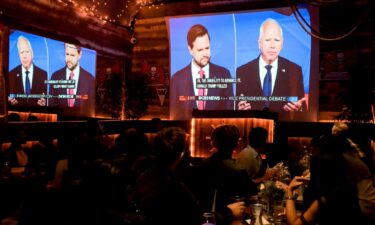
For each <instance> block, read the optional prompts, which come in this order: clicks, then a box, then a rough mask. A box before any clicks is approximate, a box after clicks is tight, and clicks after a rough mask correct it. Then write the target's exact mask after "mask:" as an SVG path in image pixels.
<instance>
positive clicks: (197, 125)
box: [190, 110, 278, 158]
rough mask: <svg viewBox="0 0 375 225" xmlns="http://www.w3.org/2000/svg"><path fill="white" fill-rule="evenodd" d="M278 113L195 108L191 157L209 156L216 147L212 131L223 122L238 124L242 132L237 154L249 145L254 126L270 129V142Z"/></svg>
mask: <svg viewBox="0 0 375 225" xmlns="http://www.w3.org/2000/svg"><path fill="white" fill-rule="evenodd" d="M277 119H278V114H277V113H274V112H269V111H256V110H244V111H234V110H205V111H203V110H193V112H192V120H191V132H190V155H191V157H197V158H206V157H209V156H210V155H211V154H212V153H213V151H214V149H212V145H211V133H212V131H213V130H214V129H215V127H217V126H220V125H223V124H232V125H236V126H237V127H238V129H239V130H240V133H241V140H240V143H239V145H238V147H237V149H235V150H234V151H233V158H236V154H237V153H238V152H239V151H240V150H241V149H243V148H244V147H246V146H247V145H248V136H249V132H250V130H251V129H252V128H254V127H263V128H265V129H266V130H267V131H268V140H267V141H268V142H269V143H272V142H273V140H274V132H275V124H276V122H277Z"/></svg>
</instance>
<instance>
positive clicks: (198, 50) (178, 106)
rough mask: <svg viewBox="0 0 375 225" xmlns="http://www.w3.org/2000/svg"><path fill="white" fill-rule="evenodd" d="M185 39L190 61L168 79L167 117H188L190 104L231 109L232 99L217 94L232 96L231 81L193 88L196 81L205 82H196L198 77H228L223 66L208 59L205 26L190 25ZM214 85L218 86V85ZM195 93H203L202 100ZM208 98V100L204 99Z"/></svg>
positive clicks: (189, 117)
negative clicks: (168, 101)
mask: <svg viewBox="0 0 375 225" xmlns="http://www.w3.org/2000/svg"><path fill="white" fill-rule="evenodd" d="M187 41H188V49H189V53H190V54H191V56H192V61H191V63H189V65H187V66H186V67H184V68H183V69H181V70H179V71H177V72H176V73H175V74H174V75H173V77H172V79H171V86H170V95H169V96H170V97H169V98H170V118H171V119H180V120H185V119H191V116H192V115H191V113H192V110H193V109H194V108H196V109H199V110H233V108H234V104H233V101H230V100H229V99H225V100H223V99H218V98H217V97H219V96H221V97H226V98H228V97H229V96H233V87H232V84H231V83H220V82H217V83H216V87H214V88H206V87H203V88H202V87H201V88H197V84H198V85H203V86H204V85H205V83H203V82H202V83H200V79H199V78H202V79H204V78H206V79H207V78H208V79H215V78H219V79H220V78H224V79H225V78H231V75H230V73H229V71H228V70H227V69H226V68H224V67H221V66H218V65H215V64H213V63H211V62H210V59H211V49H210V36H209V34H208V31H207V29H206V28H205V27H204V26H202V25H200V24H196V25H194V26H192V27H191V28H190V30H189V31H188V34H187ZM219 79H218V80H219ZM206 84H210V83H206ZM221 85H222V86H221ZM218 86H221V88H219V87H218ZM198 96H203V98H204V99H203V101H199V100H197V97H198ZM210 98H211V100H207V99H210ZM212 98H214V100H212Z"/></svg>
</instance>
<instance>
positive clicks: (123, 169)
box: [0, 122, 375, 225]
mask: <svg viewBox="0 0 375 225" xmlns="http://www.w3.org/2000/svg"><path fill="white" fill-rule="evenodd" d="M154 134H155V135H153V136H152V138H151V137H150V136H146V134H145V133H144V132H143V131H142V130H140V129H138V128H136V127H133V128H129V129H126V130H124V131H123V132H121V133H120V134H119V135H118V136H117V137H116V138H115V140H114V141H111V140H110V139H108V136H107V135H105V134H104V132H103V130H102V127H101V126H99V124H98V123H96V122H91V123H90V124H89V126H88V127H87V128H86V129H84V130H80V131H75V132H68V133H66V134H64V135H63V136H61V137H57V138H56V139H53V138H45V139H43V140H39V142H38V143H37V144H35V145H34V146H33V148H32V149H25V148H24V147H23V144H24V143H25V134H24V133H23V132H22V129H21V130H17V131H16V133H15V136H17V137H18V138H16V139H15V140H14V142H13V143H12V144H11V146H10V147H9V148H8V149H6V150H5V151H3V152H2V153H1V155H0V163H1V165H2V170H1V180H2V182H1V187H0V191H1V193H2V196H4V198H3V200H4V201H3V202H4V204H2V206H1V209H0V219H1V221H2V223H1V224H5V223H7V224H12V223H11V221H13V222H14V224H17V223H18V224H61V225H65V224H83V223H84V224H109V225H112V224H113V225H117V224H118V225H120V224H122V225H125V224H139V225H147V224H186V225H191V224H202V223H203V222H202V216H203V214H204V213H205V212H212V213H214V215H215V219H216V224H217V225H230V224H234V222H235V221H240V220H243V219H244V216H245V215H247V214H246V212H248V211H246V209H247V208H248V206H249V199H251V198H252V197H253V196H257V195H258V193H259V191H260V187H261V184H262V183H263V182H265V181H267V180H275V179H276V175H277V173H278V172H279V171H280V165H281V164H287V165H290V169H291V170H290V176H291V177H290V178H291V179H289V180H278V181H277V185H278V186H279V187H280V188H281V189H283V190H284V192H285V197H284V202H285V212H284V214H285V218H286V220H287V222H288V224H347V222H348V221H350V222H351V224H373V222H374V220H375V213H374V212H375V188H374V161H371V160H369V159H372V157H373V155H371V150H370V151H368V150H367V149H365V147H364V145H363V144H362V143H356V140H354V139H352V138H351V137H350V135H349V132H348V127H347V125H346V124H340V123H337V124H335V125H334V126H333V128H332V132H331V133H329V134H328V133H327V134H325V135H323V136H321V137H316V138H313V139H312V143H311V145H312V148H311V149H312V150H311V160H310V163H309V165H308V167H304V168H303V170H302V169H299V170H297V169H296V170H292V168H293V167H292V163H293V161H292V160H290V161H287V160H283V161H282V163H280V162H279V163H277V160H276V163H275V162H271V161H270V159H271V158H272V156H271V155H272V153H273V152H272V151H276V150H277V149H274V148H275V146H272V145H270V143H267V136H268V133H267V130H265V129H264V128H260V127H256V128H252V129H251V131H250V132H249V135H248V137H241V133H240V130H239V128H238V127H237V126H235V125H231V124H225V125H220V126H218V127H216V128H215V129H214V130H213V132H212V134H211V144H212V147H213V149H214V151H212V152H213V153H212V155H211V156H209V157H207V158H204V159H201V160H199V162H197V161H196V160H194V163H193V160H192V158H191V156H190V152H189V142H188V139H187V137H188V134H187V132H186V131H185V130H183V129H182V128H179V127H158V129H157V130H155V133H154ZM56 140H57V141H56ZM244 140H247V144H248V145H247V146H246V147H245V148H244V149H242V150H241V151H240V152H239V153H238V154H237V157H236V158H233V151H234V150H236V149H237V147H238V146H239V143H240V141H244ZM270 146H272V147H273V148H270ZM284 159H288V157H287V156H286V157H285V158H284ZM294 163H296V162H294ZM7 168H8V169H7ZM15 168H24V169H23V171H21V172H19V174H18V175H17V174H15ZM283 182H284V183H283ZM301 185H304V186H306V188H305V191H304V192H303V195H304V196H303V200H304V202H303V206H302V207H301V206H296V204H295V199H296V195H298V191H296V190H298V189H299V188H298V187H299V186H301ZM5 203H7V204H5ZM298 207H300V208H299V210H300V211H301V213H298V212H297V209H296V208H298ZM247 216H249V218H251V215H247Z"/></svg>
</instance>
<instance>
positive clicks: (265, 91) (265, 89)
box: [263, 65, 272, 108]
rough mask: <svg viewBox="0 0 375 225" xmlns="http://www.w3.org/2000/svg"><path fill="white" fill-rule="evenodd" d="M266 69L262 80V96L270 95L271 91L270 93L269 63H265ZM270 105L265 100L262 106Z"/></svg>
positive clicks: (270, 76)
mask: <svg viewBox="0 0 375 225" xmlns="http://www.w3.org/2000/svg"><path fill="white" fill-rule="evenodd" d="M265 67H266V69H267V73H266V76H265V77H264V81H263V96H266V97H268V96H271V93H272V75H271V68H272V66H271V65H267V66H265ZM269 106H270V103H269V101H266V102H265V103H264V107H267V108H268V107H269Z"/></svg>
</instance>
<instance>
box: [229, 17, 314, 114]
mask: <svg viewBox="0 0 375 225" xmlns="http://www.w3.org/2000/svg"><path fill="white" fill-rule="evenodd" d="M258 44H259V49H260V52H261V54H260V56H259V57H258V58H256V59H254V60H252V61H250V62H248V63H246V64H244V65H242V66H240V67H239V68H238V69H237V71H236V76H237V80H239V82H237V84H236V88H237V89H236V95H237V96H238V97H239V101H238V103H237V108H238V109H240V110H249V109H251V110H269V111H274V112H291V111H305V110H306V109H307V107H306V101H307V99H306V97H305V93H304V86H303V76H302V70H301V67H300V66H299V65H297V64H295V63H293V62H291V61H289V60H287V59H285V58H283V57H281V56H279V54H280V51H281V49H282V47H283V31H282V28H281V26H280V25H279V23H278V22H277V21H276V20H274V19H270V18H269V19H266V20H265V21H264V22H263V23H262V25H261V27H260V33H259V39H258ZM267 74H269V76H267ZM267 77H268V78H269V80H267ZM266 83H268V84H266ZM266 86H268V87H267V88H266ZM264 89H267V90H269V92H267V93H265V92H264V91H265V90H264Z"/></svg>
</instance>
